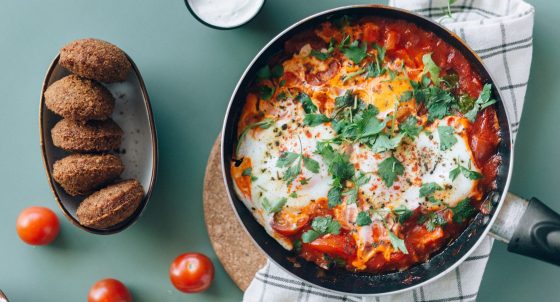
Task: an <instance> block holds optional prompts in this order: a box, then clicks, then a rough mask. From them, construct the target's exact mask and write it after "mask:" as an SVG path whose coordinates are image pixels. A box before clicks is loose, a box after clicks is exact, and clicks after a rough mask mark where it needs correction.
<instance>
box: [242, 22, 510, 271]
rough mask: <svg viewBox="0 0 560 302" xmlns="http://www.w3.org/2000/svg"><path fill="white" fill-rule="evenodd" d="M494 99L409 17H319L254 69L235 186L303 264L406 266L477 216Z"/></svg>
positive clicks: (491, 146)
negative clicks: (302, 259) (320, 21)
mask: <svg viewBox="0 0 560 302" xmlns="http://www.w3.org/2000/svg"><path fill="white" fill-rule="evenodd" d="M495 102H496V101H495V100H494V99H493V98H492V95H491V86H490V85H489V84H485V83H483V82H482V80H481V77H480V75H478V74H477V73H475V72H474V71H473V69H472V68H471V66H470V64H469V62H468V61H467V60H466V59H465V57H464V56H463V55H462V54H461V53H460V52H459V51H458V50H457V49H455V48H453V47H452V46H450V45H448V44H446V42H444V41H443V40H442V39H440V38H438V37H437V36H436V35H435V34H433V33H430V32H427V31H425V30H423V29H421V28H419V27H417V26H416V25H414V24H412V23H409V22H406V21H403V20H393V19H386V18H380V17H368V18H363V19H359V20H352V19H350V18H341V19H337V20H331V21H328V22H324V23H322V24H320V25H319V26H316V28H312V29H309V30H307V31H305V32H302V33H299V34H297V35H296V36H294V37H292V38H291V39H290V40H288V41H287V42H286V43H285V45H284V50H283V51H282V52H281V53H279V54H277V55H276V56H274V57H273V58H271V59H270V61H269V62H268V65H266V66H263V67H262V68H261V69H260V70H259V72H258V73H257V77H256V78H255V79H254V82H253V84H252V86H251V89H250V92H249V93H248V94H247V96H246V103H245V105H244V108H243V111H242V113H241V116H240V119H239V122H238V125H237V134H238V141H237V144H236V150H234V158H233V159H232V162H231V174H232V178H233V180H234V186H235V191H236V193H237V195H238V196H239V198H240V199H241V200H242V201H243V202H244V204H245V205H246V206H247V208H249V209H250V210H251V212H252V213H253V215H254V217H255V218H256V219H257V221H258V222H259V223H260V224H261V225H262V226H263V227H264V228H265V229H266V231H267V232H268V233H269V234H270V236H272V237H273V238H274V239H276V240H277V241H278V242H279V243H280V244H281V245H282V246H283V247H284V248H286V249H288V250H293V251H294V253H296V254H297V255H299V256H301V257H303V258H304V259H306V260H308V261H313V262H315V263H316V264H317V265H319V266H321V267H323V268H326V269H329V268H332V267H339V268H344V269H347V270H350V271H355V272H368V273H381V272H389V271H394V270H404V269H406V268H408V267H410V266H412V265H414V264H416V263H420V262H424V261H426V260H427V259H429V257H430V255H432V254H434V253H436V252H437V251H438V250H440V249H442V248H443V247H444V246H445V245H447V244H448V243H449V242H451V241H452V240H453V239H454V238H456V237H457V236H458V235H459V234H460V233H461V232H462V230H464V228H465V227H466V226H467V224H468V223H469V221H470V219H471V218H472V217H474V215H475V214H476V213H478V212H483V213H484V212H485V211H488V208H487V207H486V203H485V202H484V201H485V197H486V195H487V194H488V192H490V191H491V190H492V189H495V186H496V184H495V178H496V173H497V167H498V166H499V165H500V161H501V160H500V156H499V155H498V154H497V146H498V144H499V142H500V135H499V125H498V117H497V115H496V111H495V108H494V103H495Z"/></svg>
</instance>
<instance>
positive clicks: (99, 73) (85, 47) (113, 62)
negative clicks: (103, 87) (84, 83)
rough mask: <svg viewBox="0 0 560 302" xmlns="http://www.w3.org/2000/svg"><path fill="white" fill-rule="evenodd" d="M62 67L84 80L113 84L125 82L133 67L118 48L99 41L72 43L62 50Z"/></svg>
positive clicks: (82, 40)
mask: <svg viewBox="0 0 560 302" xmlns="http://www.w3.org/2000/svg"><path fill="white" fill-rule="evenodd" d="M59 62H60V65H62V66H64V67H65V68H67V69H68V70H70V71H72V72H73V73H75V74H77V75H79V76H82V77H84V78H88V79H92V80H97V81H100V82H106V83H113V82H119V81H124V80H125V79H126V76H127V75H128V73H129V72H130V69H131V65H130V62H129V61H128V58H127V57H126V55H125V53H124V52H123V51H122V50H121V49H120V48H118V47H117V46H115V45H113V44H111V43H109V42H106V41H103V40H98V39H92V38H87V39H81V40H75V41H72V42H70V43H69V44H67V45H65V46H64V47H63V48H62V49H61V50H60V61H59Z"/></svg>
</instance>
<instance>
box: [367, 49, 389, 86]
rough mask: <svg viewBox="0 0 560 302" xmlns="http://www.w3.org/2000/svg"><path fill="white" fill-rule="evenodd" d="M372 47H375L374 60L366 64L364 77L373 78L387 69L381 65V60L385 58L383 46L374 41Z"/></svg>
mask: <svg viewBox="0 0 560 302" xmlns="http://www.w3.org/2000/svg"><path fill="white" fill-rule="evenodd" d="M373 48H375V50H376V52H377V54H376V55H375V62H371V63H369V64H368V65H367V66H366V70H367V73H366V78H374V77H378V76H381V75H383V74H384V73H385V72H386V71H387V69H385V67H383V61H384V60H385V48H383V47H381V46H379V45H378V44H376V43H374V44H373Z"/></svg>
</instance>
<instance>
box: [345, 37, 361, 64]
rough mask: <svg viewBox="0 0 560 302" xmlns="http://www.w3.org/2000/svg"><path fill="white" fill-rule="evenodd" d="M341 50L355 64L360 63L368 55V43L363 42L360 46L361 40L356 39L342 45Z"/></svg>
mask: <svg viewBox="0 0 560 302" xmlns="http://www.w3.org/2000/svg"><path fill="white" fill-rule="evenodd" d="M347 37H348V36H347ZM341 45H342V44H341ZM340 51H341V52H342V54H344V56H345V57H347V58H348V59H349V60H351V61H352V62H354V63H355V64H360V62H362V60H363V59H365V58H366V56H367V44H366V43H362V45H361V46H360V41H358V40H355V41H354V42H352V43H350V44H349V45H348V46H346V45H344V46H341V48H340Z"/></svg>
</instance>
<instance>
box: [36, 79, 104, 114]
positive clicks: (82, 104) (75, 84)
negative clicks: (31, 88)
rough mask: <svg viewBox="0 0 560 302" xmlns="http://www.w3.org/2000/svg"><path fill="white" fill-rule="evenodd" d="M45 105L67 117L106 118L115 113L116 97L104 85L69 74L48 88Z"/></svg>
mask: <svg viewBox="0 0 560 302" xmlns="http://www.w3.org/2000/svg"><path fill="white" fill-rule="evenodd" d="M45 105H46V106H47V108H49V109H50V110H51V111H53V112H54V113H56V114H58V115H61V116H62V117H64V118H67V119H71V120H76V121H86V120H105V119H107V118H109V117H110V116H111V114H112V113H113V108H114V107H115V98H113V95H112V94H111V92H110V91H109V90H108V89H107V88H105V87H104V86H103V85H101V84H99V83H97V82H94V81H92V80H88V79H84V78H80V77H78V76H77V75H69V76H66V77H64V78H62V79H60V80H58V81H56V82H54V83H53V84H52V85H51V86H49V88H47V90H46V91H45Z"/></svg>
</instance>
